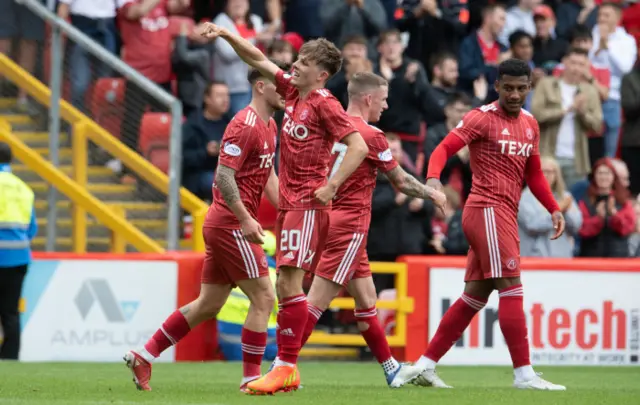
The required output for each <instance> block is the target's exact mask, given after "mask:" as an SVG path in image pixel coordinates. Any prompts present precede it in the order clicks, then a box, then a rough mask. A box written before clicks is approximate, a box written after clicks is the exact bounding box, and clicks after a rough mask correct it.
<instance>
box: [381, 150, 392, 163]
mask: <svg viewBox="0 0 640 405" xmlns="http://www.w3.org/2000/svg"><path fill="white" fill-rule="evenodd" d="M378 159H380V160H381V161H383V162H391V159H393V155H392V154H391V149H387V150H385V151H383V152H380V153H378Z"/></svg>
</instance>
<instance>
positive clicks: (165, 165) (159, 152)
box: [145, 144, 169, 174]
mask: <svg viewBox="0 0 640 405" xmlns="http://www.w3.org/2000/svg"><path fill="white" fill-rule="evenodd" d="M145 157H146V158H147V160H149V162H151V164H152V165H154V166H155V167H157V168H158V169H160V170H162V172H163V173H165V174H168V173H169V147H168V145H166V144H151V145H150V146H149V149H148V150H147V153H146V154H145Z"/></svg>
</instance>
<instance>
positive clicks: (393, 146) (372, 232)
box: [367, 137, 433, 290]
mask: <svg viewBox="0 0 640 405" xmlns="http://www.w3.org/2000/svg"><path fill="white" fill-rule="evenodd" d="M389 148H390V150H391V153H392V155H393V158H394V159H395V160H396V161H398V163H400V164H401V166H404V165H403V164H402V162H403V148H402V142H401V141H400V139H399V138H398V137H391V138H390V139H389ZM403 168H404V169H405V170H408V168H407V167H403ZM432 211H433V206H432V205H431V203H430V202H428V201H424V200H419V199H413V198H409V197H407V196H406V195H404V194H402V193H398V192H396V190H395V189H394V188H393V185H392V184H391V183H390V182H389V180H388V179H387V177H386V176H384V175H381V174H378V177H377V179H376V188H375V189H374V190H373V199H372V204H371V226H370V228H369V239H368V242H367V252H368V254H369V260H371V261H384V262H393V261H395V260H396V258H397V257H398V256H401V255H405V254H421V253H422V247H423V246H424V244H425V241H426V240H427V239H426V238H425V233H424V224H427V223H429V218H430V217H431V213H432ZM375 279H376V288H377V289H378V290H383V289H386V288H393V285H394V284H393V283H394V277H393V276H392V275H391V276H389V275H384V276H382V277H379V276H378V275H376V277H375Z"/></svg>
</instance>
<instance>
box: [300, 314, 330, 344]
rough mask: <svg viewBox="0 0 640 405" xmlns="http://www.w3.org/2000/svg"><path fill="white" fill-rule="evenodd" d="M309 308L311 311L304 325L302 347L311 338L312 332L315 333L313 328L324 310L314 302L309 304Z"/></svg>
mask: <svg viewBox="0 0 640 405" xmlns="http://www.w3.org/2000/svg"><path fill="white" fill-rule="evenodd" d="M307 310H308V312H309V315H308V316H307V324H306V325H305V326H304V333H303V334H302V341H301V342H300V348H301V349H302V348H303V347H304V345H305V344H306V343H307V340H309V336H311V334H312V333H313V329H314V328H315V327H316V324H317V323H318V320H319V319H320V317H321V316H322V313H323V312H324V311H323V310H321V309H320V308H318V307H316V306H315V305H312V304H307Z"/></svg>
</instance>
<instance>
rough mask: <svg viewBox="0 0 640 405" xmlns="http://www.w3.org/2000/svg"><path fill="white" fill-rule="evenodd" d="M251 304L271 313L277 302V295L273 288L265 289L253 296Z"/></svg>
mask: <svg viewBox="0 0 640 405" xmlns="http://www.w3.org/2000/svg"><path fill="white" fill-rule="evenodd" d="M251 304H252V305H253V306H254V308H255V309H256V310H258V311H260V312H264V313H267V314H268V313H271V311H273V307H274V306H275V304H276V296H275V293H274V292H273V290H272V289H265V290H262V291H260V292H258V293H257V294H255V296H254V297H253V300H252V301H251Z"/></svg>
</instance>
